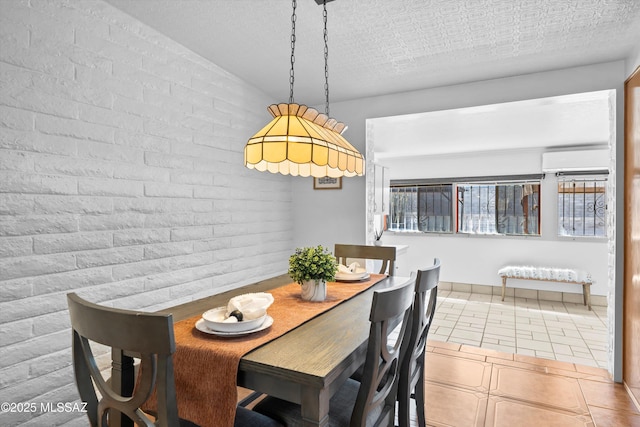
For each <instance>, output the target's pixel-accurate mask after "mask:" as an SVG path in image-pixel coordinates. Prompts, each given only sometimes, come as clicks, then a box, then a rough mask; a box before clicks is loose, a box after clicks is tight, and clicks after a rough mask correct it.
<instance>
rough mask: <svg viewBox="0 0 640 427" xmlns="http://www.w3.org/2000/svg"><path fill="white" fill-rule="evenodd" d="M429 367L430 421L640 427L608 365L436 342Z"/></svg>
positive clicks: (639, 413)
mask: <svg viewBox="0 0 640 427" xmlns="http://www.w3.org/2000/svg"><path fill="white" fill-rule="evenodd" d="M426 366H427V370H426V384H425V393H426V399H427V403H426V417H427V425H428V426H434V427H435V426H459V427H529V426H531V427H533V426H537V427H539V426H544V427H574V426H575V427H578V426H585V427H587V426H588V427H613V426H618V427H622V426H626V427H639V426H640V410H639V409H638V408H637V407H636V406H635V405H634V403H633V402H632V401H631V399H630V398H629V396H628V395H627V392H626V391H625V389H624V387H623V386H622V385H621V384H616V383H614V382H612V381H611V380H610V379H609V374H608V372H607V371H606V370H604V369H602V368H596V367H591V366H585V365H581V364H577V363H570V362H559V361H556V360H548V359H540V358H535V357H531V356H525V355H519V354H512V353H503V352H500V351H496V350H491V349H483V348H477V347H473V346H470V345H466V344H456V343H445V342H441V341H433V340H432V341H429V342H428V344H427V356H426Z"/></svg>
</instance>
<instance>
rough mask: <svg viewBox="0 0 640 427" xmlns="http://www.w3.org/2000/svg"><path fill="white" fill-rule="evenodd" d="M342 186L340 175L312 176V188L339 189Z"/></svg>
mask: <svg viewBox="0 0 640 427" xmlns="http://www.w3.org/2000/svg"><path fill="white" fill-rule="evenodd" d="M341 188H342V177H341V176H340V177H338V178H331V177H328V176H325V177H324V178H313V189H314V190H340V189H341Z"/></svg>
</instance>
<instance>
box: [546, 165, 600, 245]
mask: <svg viewBox="0 0 640 427" xmlns="http://www.w3.org/2000/svg"><path fill="white" fill-rule="evenodd" d="M556 178H557V185H556V221H557V227H556V236H557V237H558V238H560V239H572V240H573V239H585V240H586V239H595V240H606V239H608V238H609V230H608V227H607V220H608V217H609V207H608V193H609V171H608V170H583V171H566V172H557V173H556ZM563 180H564V181H567V182H574V183H575V182H585V183H586V182H590V183H595V182H602V183H603V184H604V185H602V186H601V188H602V197H601V198H600V199H601V201H602V205H598V204H597V202H598V200H596V197H595V196H594V200H593V212H594V215H596V216H597V214H596V212H597V210H598V209H602V215H601V218H602V219H601V227H600V228H601V229H602V231H603V234H601V235H598V234H596V230H597V228H596V226H597V224H596V219H594V224H593V230H594V234H570V233H566V234H563V233H562V230H563V229H565V228H564V227H562V222H563V221H562V218H563V216H561V213H562V214H564V211H565V208H564V206H561V205H560V203H561V201H560V195H561V194H562V193H565V192H562V193H561V191H560V186H561V185H562V184H561V181H563ZM585 190H586V188H584V189H583V191H582V192H580V191H578V192H577V193H576V192H575V190H574V192H573V196H574V197H575V195H576V194H578V193H579V194H582V195H583V203H584V204H587V200H586V194H587V193H589V192H588V191H585ZM595 193H597V191H595V190H594V192H593V194H595ZM563 201H564V200H563ZM585 210H586V207H585V206H582V211H583V212H584V211H585ZM572 212H573V213H574V215H572V218H573V220H572V221H573V226H574V227H575V208H574V209H573V210H572ZM583 221H584V223H586V215H583ZM584 226H585V224H583V228H584Z"/></svg>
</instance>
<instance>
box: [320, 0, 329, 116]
mask: <svg viewBox="0 0 640 427" xmlns="http://www.w3.org/2000/svg"><path fill="white" fill-rule="evenodd" d="M322 18H323V20H324V95H325V98H326V105H325V114H326V115H327V116H329V32H328V31H327V0H324V1H323V10H322Z"/></svg>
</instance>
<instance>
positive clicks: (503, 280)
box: [502, 277, 507, 301]
mask: <svg viewBox="0 0 640 427" xmlns="http://www.w3.org/2000/svg"><path fill="white" fill-rule="evenodd" d="M506 289H507V278H506V277H503V278H502V301H504V294H505V291H506Z"/></svg>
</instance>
